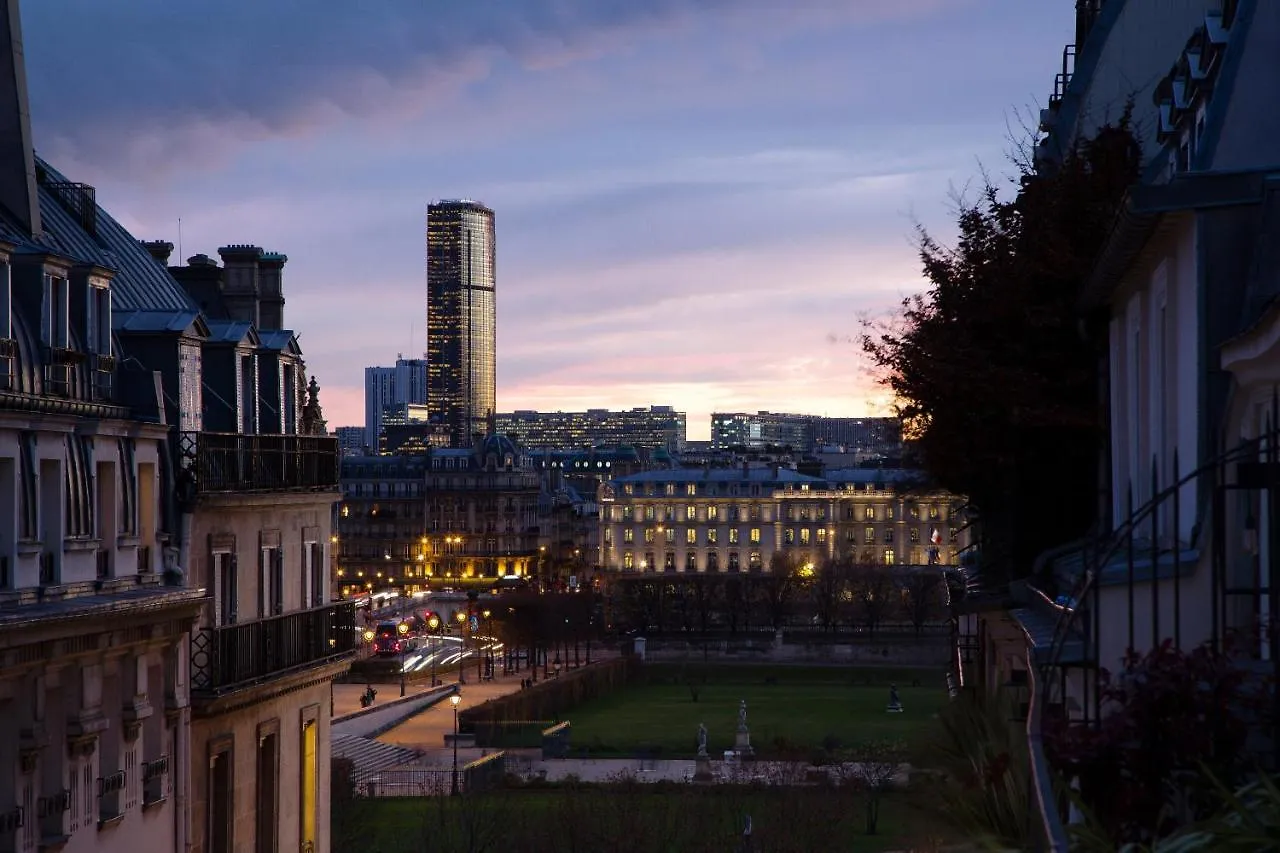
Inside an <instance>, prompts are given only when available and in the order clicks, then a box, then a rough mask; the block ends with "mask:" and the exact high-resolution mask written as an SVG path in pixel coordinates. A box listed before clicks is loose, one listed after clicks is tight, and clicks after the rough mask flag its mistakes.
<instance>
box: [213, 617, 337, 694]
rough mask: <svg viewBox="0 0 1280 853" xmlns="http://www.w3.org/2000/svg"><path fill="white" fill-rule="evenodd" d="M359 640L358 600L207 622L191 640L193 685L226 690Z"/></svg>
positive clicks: (333, 656) (329, 656) (333, 655)
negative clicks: (250, 619) (260, 616)
mask: <svg viewBox="0 0 1280 853" xmlns="http://www.w3.org/2000/svg"><path fill="white" fill-rule="evenodd" d="M357 646H358V634H357V631H356V611H355V602H352V601H343V602H335V603H333V604H326V605H324V606H322V607H316V608H313V609H311V610H299V611H295V612H293V613H286V614H284V615H281V616H272V617H269V618H267V619H258V620H256V621H253V622H243V623H240V624H237V625H226V626H223V627H218V628H205V629H203V630H201V631H198V632H197V633H196V635H195V638H194V639H193V641H192V644H191V685H192V689H193V690H194V691H195V692H197V693H203V694H218V693H223V692H225V691H228V690H234V689H236V688H239V687H245V686H248V685H251V684H255V683H258V682H262V681H266V680H269V679H272V678H277V677H279V676H282V675H285V674H287V673H289V672H292V671H295V670H300V669H304V668H306V667H309V666H316V665H318V664H323V663H326V662H329V661H332V660H337V659H339V658H343V657H346V656H347V655H349V654H351V653H353V652H355V650H356V648H357Z"/></svg>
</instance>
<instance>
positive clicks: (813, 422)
mask: <svg viewBox="0 0 1280 853" xmlns="http://www.w3.org/2000/svg"><path fill="white" fill-rule="evenodd" d="M901 445H902V423H901V421H899V420H898V419H897V418H828V417H823V416H820V415H795V414H784V413H779V412H755V413H754V414H752V413H746V412H716V413H714V414H712V415H711V446H712V447H713V448H714V449H716V450H727V449H729V448H746V449H762V448H768V447H790V448H791V449H792V450H793V451H796V452H800V453H812V452H814V451H815V450H817V449H820V448H823V447H841V448H844V449H845V450H847V451H848V452H850V453H855V452H861V453H867V454H879V455H886V456H896V455H897V454H898V453H899V452H900V450H901Z"/></svg>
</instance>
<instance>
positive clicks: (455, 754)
mask: <svg viewBox="0 0 1280 853" xmlns="http://www.w3.org/2000/svg"><path fill="white" fill-rule="evenodd" d="M449 701H450V702H451V703H453V784H452V786H451V790H450V793H451V794H452V795H453V796H455V797H456V796H458V703H459V702H461V701H462V696H461V695H460V694H458V693H457V692H455V693H454V694H453V695H452V696H450V697H449Z"/></svg>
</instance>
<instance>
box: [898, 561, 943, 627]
mask: <svg viewBox="0 0 1280 853" xmlns="http://www.w3.org/2000/svg"><path fill="white" fill-rule="evenodd" d="M902 588H903V590H904V591H905V592H906V594H907V601H906V606H907V616H908V617H909V618H910V619H911V625H912V627H914V628H915V629H916V635H917V636H919V634H920V631H921V630H922V629H923V628H924V626H925V623H927V622H929V621H930V620H932V619H935V618H937V616H938V614H939V613H940V612H941V608H942V572H940V571H932V570H930V571H913V572H911V574H909V575H907V577H906V579H905V580H904V581H903V585H902Z"/></svg>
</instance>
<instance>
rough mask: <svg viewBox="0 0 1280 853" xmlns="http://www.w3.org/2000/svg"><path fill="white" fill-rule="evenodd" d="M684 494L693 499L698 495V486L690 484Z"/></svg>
mask: <svg viewBox="0 0 1280 853" xmlns="http://www.w3.org/2000/svg"><path fill="white" fill-rule="evenodd" d="M684 493H685V494H686V495H688V496H689V497H693V496H694V495H696V494H697V493H698V484H697V483H690V484H689V485H687V486H685V489H684Z"/></svg>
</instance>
